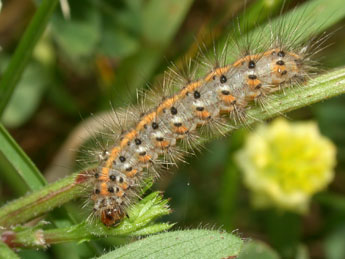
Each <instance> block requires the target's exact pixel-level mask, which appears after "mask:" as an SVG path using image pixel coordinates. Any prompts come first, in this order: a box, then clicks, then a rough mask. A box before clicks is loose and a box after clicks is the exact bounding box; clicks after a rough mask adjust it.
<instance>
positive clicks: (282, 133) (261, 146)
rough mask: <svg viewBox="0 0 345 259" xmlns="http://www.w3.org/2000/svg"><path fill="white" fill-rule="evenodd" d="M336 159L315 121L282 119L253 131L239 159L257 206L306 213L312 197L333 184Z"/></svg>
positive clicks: (332, 149)
mask: <svg viewBox="0 0 345 259" xmlns="http://www.w3.org/2000/svg"><path fill="white" fill-rule="evenodd" d="M335 156H336V149H335V146H334V144H333V143H332V142H331V141H330V140H329V139H327V138H326V137H323V136H321V134H320V132H319V130H318V127H317V124H316V123H315V122H297V123H290V122H288V121H287V120H285V119H282V118H279V119H276V120H275V121H274V122H272V123H271V124H270V125H268V126H267V125H262V126H260V127H258V128H257V130H255V131H254V132H252V133H251V134H250V135H249V136H248V138H247V140H246V143H245V146H244V148H243V149H242V150H240V151H239V152H238V153H237V154H236V160H237V162H238V165H239V166H240V168H241V169H242V171H243V173H244V182H245V184H246V186H247V187H248V188H249V189H250V190H251V191H252V193H251V198H252V203H253V205H254V206H256V207H268V206H276V207H279V208H282V209H285V210H291V211H296V212H301V213H304V212H306V211H307V209H308V205H309V201H310V198H311V196H312V195H313V194H315V193H316V192H318V191H320V190H322V189H324V188H326V187H327V185H328V184H329V183H330V182H331V181H332V179H333V177H334V167H335V163H336V160H335V159H336V158H335Z"/></svg>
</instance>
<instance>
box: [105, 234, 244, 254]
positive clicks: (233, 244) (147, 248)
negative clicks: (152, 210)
mask: <svg viewBox="0 0 345 259" xmlns="http://www.w3.org/2000/svg"><path fill="white" fill-rule="evenodd" d="M242 245H243V240H242V239H241V238H239V237H237V236H235V235H232V234H229V233H226V232H222V231H215V230H202V229H201V230H186V231H172V232H167V233H162V234H158V235H154V236H150V237H147V238H145V239H142V240H139V241H136V242H134V243H131V244H129V245H126V246H123V247H121V248H119V249H116V250H114V251H112V252H110V253H108V254H105V255H103V256H101V257H99V258H101V259H108V258H109V259H110V258H111V259H115V258H164V259H169V258H190V259H192V258H228V257H231V256H234V257H235V256H238V254H239V252H240V251H241V248H242Z"/></svg>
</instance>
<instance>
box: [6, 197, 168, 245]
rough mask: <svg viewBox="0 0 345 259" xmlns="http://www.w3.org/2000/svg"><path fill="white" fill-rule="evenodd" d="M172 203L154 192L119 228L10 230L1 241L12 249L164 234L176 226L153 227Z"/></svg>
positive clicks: (87, 226)
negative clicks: (110, 237)
mask: <svg viewBox="0 0 345 259" xmlns="http://www.w3.org/2000/svg"><path fill="white" fill-rule="evenodd" d="M167 203H168V200H163V199H162V196H161V195H160V193H159V192H154V193H151V194H150V195H148V196H146V197H145V198H144V199H143V200H141V201H140V202H138V203H137V204H135V205H134V206H132V207H131V208H130V210H129V211H128V217H127V218H125V219H124V220H122V221H121V224H120V225H118V226H117V227H111V228H108V227H106V226H104V225H103V224H102V223H100V222H94V223H93V224H90V222H87V221H83V222H82V223H80V224H77V225H75V226H71V227H65V228H56V229H48V230H43V229H42V228H40V226H38V227H34V228H27V229H25V228H23V227H20V228H18V229H16V228H15V229H13V230H7V231H3V232H2V233H1V239H2V240H3V241H4V242H5V243H7V244H8V245H9V246H10V247H31V248H32V247H46V246H48V245H51V244H58V243H64V242H73V241H75V242H81V241H86V240H90V239H94V238H99V237H109V236H124V235H131V236H139V235H148V234H153V233H156V232H161V231H164V230H167V229H169V228H171V227H172V226H173V225H174V224H169V223H158V224H151V222H152V221H153V220H154V219H156V218H157V217H161V216H164V215H167V214H169V213H170V209H169V207H168V206H167Z"/></svg>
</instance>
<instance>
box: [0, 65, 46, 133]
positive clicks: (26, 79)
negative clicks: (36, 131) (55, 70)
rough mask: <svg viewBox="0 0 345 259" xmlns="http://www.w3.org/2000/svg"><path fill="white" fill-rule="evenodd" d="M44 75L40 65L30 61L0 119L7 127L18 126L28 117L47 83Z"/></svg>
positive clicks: (35, 107)
mask: <svg viewBox="0 0 345 259" xmlns="http://www.w3.org/2000/svg"><path fill="white" fill-rule="evenodd" d="M46 75H47V73H46V71H44V69H43V67H42V66H41V65H39V64H38V63H34V62H32V63H30V65H29V66H28V67H27V69H26V70H25V71H24V73H23V76H22V78H21V80H20V81H19V83H18V85H17V87H16V89H15V91H14V93H13V96H12V98H11V100H10V102H9V103H8V105H7V107H6V110H5V112H4V114H3V117H2V121H3V123H4V124H5V125H6V126H7V127H11V128H15V127H19V126H20V125H22V124H23V123H25V122H26V121H27V120H28V119H30V117H31V116H32V114H33V113H34V112H35V111H36V109H37V107H38V105H39V104H40V101H41V98H42V96H43V93H44V91H45V89H46V86H47V85H48V78H47V76H46Z"/></svg>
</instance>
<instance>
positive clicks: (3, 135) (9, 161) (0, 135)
mask: <svg viewBox="0 0 345 259" xmlns="http://www.w3.org/2000/svg"><path fill="white" fill-rule="evenodd" d="M0 168H1V176H2V177H4V178H6V180H7V181H8V182H9V183H12V184H11V187H12V188H14V189H16V191H17V193H18V194H24V193H25V192H27V191H28V190H38V189H39V188H41V187H42V186H44V185H45V184H46V180H45V179H44V177H43V176H42V174H41V173H40V171H39V170H38V169H37V167H36V166H35V165H34V163H33V162H32V161H31V160H30V158H29V157H28V156H27V155H26V154H25V152H24V151H23V150H22V149H21V148H20V146H19V145H18V144H17V143H16V142H15V140H14V139H13V138H12V137H11V135H10V134H9V133H8V132H7V130H6V129H5V127H4V126H3V125H1V124H0Z"/></svg>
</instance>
